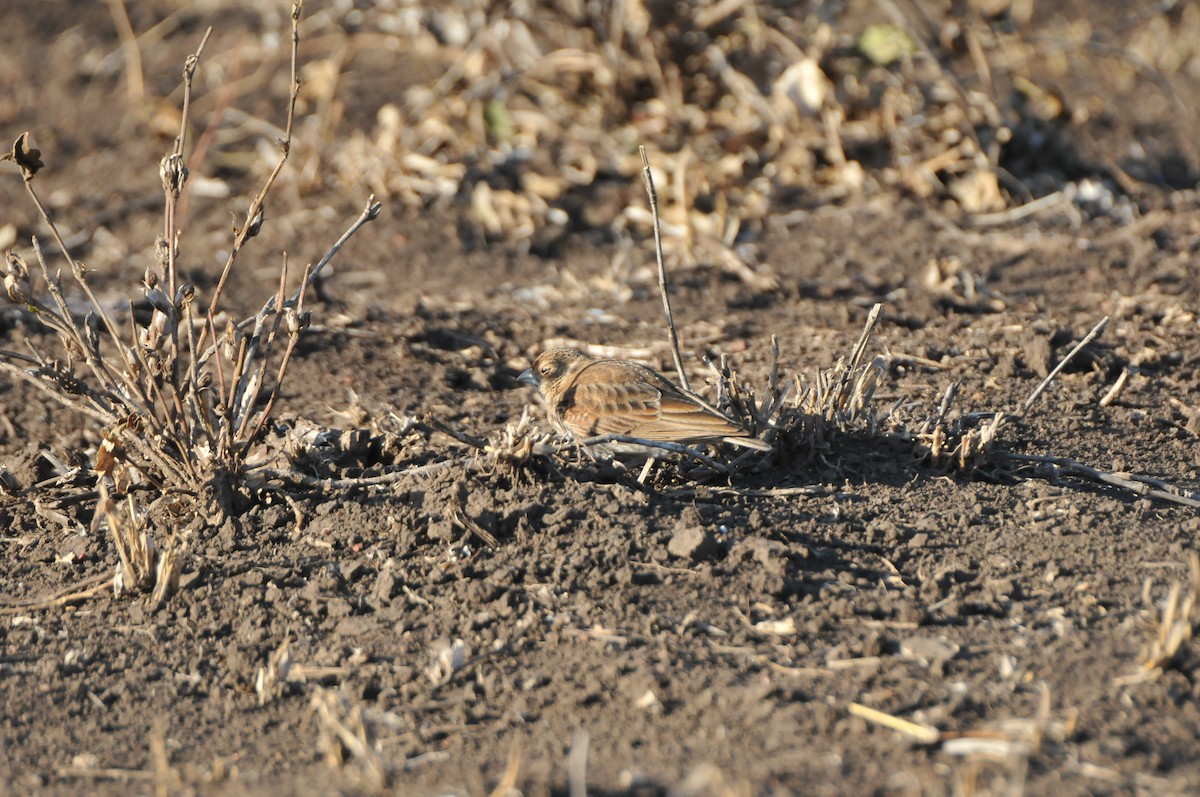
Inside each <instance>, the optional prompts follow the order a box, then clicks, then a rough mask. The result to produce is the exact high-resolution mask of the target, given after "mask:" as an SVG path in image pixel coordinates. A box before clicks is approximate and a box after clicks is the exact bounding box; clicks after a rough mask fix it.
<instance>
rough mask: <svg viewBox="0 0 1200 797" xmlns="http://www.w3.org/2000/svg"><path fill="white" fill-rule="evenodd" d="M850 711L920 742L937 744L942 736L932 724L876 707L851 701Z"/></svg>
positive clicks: (856, 715)
mask: <svg viewBox="0 0 1200 797" xmlns="http://www.w3.org/2000/svg"><path fill="white" fill-rule="evenodd" d="M850 713H851V714H852V715H853V716H855V717H861V718H862V719H864V720H866V721H867V722H873V723H875V724H876V725H882V726H883V727H885V728H890V729H892V730H893V731H896V732H898V733H902V734H904V735H905V736H907V737H909V738H910V739H913V740H914V741H916V742H918V743H920V744H937V743H938V742H939V741H940V740H941V738H942V734H941V732H940V731H939V730H938V729H937V728H934V727H933V726H932V725H920V724H918V723H915V722H910V721H909V720H906V719H901V718H900V717H897V716H894V715H892V714H886V713H884V712H882V711H880V710H878V709H874V708H871V707H869V706H864V705H862V704H861V703H851V704H850Z"/></svg>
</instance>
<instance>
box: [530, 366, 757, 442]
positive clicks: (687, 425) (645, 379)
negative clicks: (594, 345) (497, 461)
mask: <svg viewBox="0 0 1200 797" xmlns="http://www.w3.org/2000/svg"><path fill="white" fill-rule="evenodd" d="M519 379H520V381H522V382H525V383H526V384H531V385H534V386H536V387H537V388H538V390H540V391H541V394H542V396H543V398H545V400H546V407H547V410H548V411H549V414H550V420H551V422H552V423H554V425H555V426H556V427H557V428H558V430H559V431H560V432H562V433H563V434H566V435H568V436H570V437H572V438H574V439H576V440H580V441H582V440H587V439H589V438H592V437H599V436H601V435H609V434H618V435H625V436H628V437H637V438H640V439H642V440H650V441H653V442H670V443H683V444H693V443H713V442H721V441H723V442H726V443H732V444H734V445H739V446H743V447H745V448H754V449H758V450H761V451H769V450H770V448H771V447H770V446H769V445H767V444H766V443H764V442H763V441H761V440H758V439H756V438H754V437H752V436H751V435H750V433H749V432H747V431H746V430H745V429H744V428H742V426H741V425H740V424H739V423H738V422H737V421H735V420H733V419H732V418H729V417H728V416H726V415H725V414H724V413H722V412H720V411H719V410H718V409H716V408H715V407H713V406H712V405H710V404H708V403H707V402H705V401H704V399H702V398H700V397H699V396H697V395H695V394H693V393H691V392H688V391H685V390H683V389H682V388H679V387H677V386H676V385H674V384H672V383H671V382H670V381H669V380H668V379H667V378H666V377H664V376H663V375H662V374H660V373H658V372H657V371H655V370H654V369H652V368H648V367H646V366H644V365H640V364H639V363H634V362H629V361H627V360H596V359H593V358H591V357H588V356H587V355H586V354H584V353H583V352H581V351H579V350H578V349H570V348H556V349H548V350H546V351H544V352H542V353H541V354H540V355H538V357H537V359H535V360H534V361H533V368H531V369H529V370H528V371H525V372H524V373H522V374H521V376H520V377H519ZM605 450H607V451H611V452H612V453H618V454H620V453H637V454H643V455H645V454H650V453H653V451H652V450H648V449H645V448H640V449H639V448H638V447H637V446H630V445H627V444H620V443H617V444H613V445H611V446H608V447H606V449H602V451H605Z"/></svg>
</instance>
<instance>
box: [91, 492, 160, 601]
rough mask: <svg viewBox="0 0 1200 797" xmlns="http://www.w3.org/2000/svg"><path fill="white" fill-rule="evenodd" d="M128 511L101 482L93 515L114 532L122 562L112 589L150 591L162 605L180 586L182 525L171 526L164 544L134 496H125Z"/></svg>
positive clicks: (128, 591)
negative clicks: (120, 505) (122, 509)
mask: <svg viewBox="0 0 1200 797" xmlns="http://www.w3.org/2000/svg"><path fill="white" fill-rule="evenodd" d="M125 508H126V511H125V512H124V513H122V512H121V511H120V510H118V508H117V502H116V501H114V500H113V499H112V497H111V496H110V495H109V492H108V485H107V484H105V483H104V482H103V481H101V482H100V501H99V503H98V504H97V506H96V514H95V515H94V516H93V521H92V523H93V526H98V525H100V524H104V525H106V526H108V529H109V531H110V532H111V533H112V538H113V543H114V544H115V545H116V548H117V556H118V557H119V559H120V563H119V564H118V565H117V572H116V574H115V575H114V576H113V580H112V585H113V592H114V593H115V594H116V595H118V596H119V595H123V594H126V593H134V594H136V593H145V592H149V593H150V606H151V607H153V608H157V607H158V606H161V605H162V604H163V603H164V602H165V601H166V599H167V598H168V597H170V596H171V595H172V594H173V593H174V592H175V591H176V590H177V589H178V588H179V573H180V569H181V562H180V556H181V554H182V553H183V551H182V545H181V543H180V537H179V529H178V528H175V529H172V531H171V533H170V534H169V535H168V537H167V540H166V543H165V545H161V544H160V543H159V541H158V538H157V537H156V535H155V534H154V533H153V532H152V529H151V526H152V524H151V522H150V520H149V518H148V517H147V516H146V515H145V514H144V513H141V512H139V511H138V509H137V507H136V506H135V504H134V500H133V496H132V495H129V496H126V502H125Z"/></svg>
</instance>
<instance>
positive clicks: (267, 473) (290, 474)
mask: <svg viewBox="0 0 1200 797" xmlns="http://www.w3.org/2000/svg"><path fill="white" fill-rule="evenodd" d="M471 460H472V457H458V458H456V459H444V460H441V461H439V462H431V463H429V464H428V465H418V466H417V467H413V468H406V469H404V470H399V471H394V472H392V473H385V474H383V475H381V476H362V477H359V478H357V479H319V478H317V477H316V476H309V475H308V474H307V473H300V472H299V471H282V470H274V469H272V468H264V469H262V470H259V471H255V473H257V474H258V475H261V476H262V477H263V478H264V479H274V480H276V481H281V482H291V483H292V484H297V485H300V486H301V487H310V488H312V489H314V490H342V489H346V488H353V487H377V486H379V485H383V484H395V483H396V482H399V481H403V480H404V479H407V478H409V477H411V476H426V475H428V474H430V473H440V472H441V471H443V470H450V469H451V468H455V467H458V466H460V465H466V464H468V463H469V462H471Z"/></svg>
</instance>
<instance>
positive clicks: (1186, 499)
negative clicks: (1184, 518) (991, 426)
mask: <svg viewBox="0 0 1200 797" xmlns="http://www.w3.org/2000/svg"><path fill="white" fill-rule="evenodd" d="M999 458H1000V460H1001V461H1004V460H1007V461H1009V462H1014V463H1016V462H1026V463H1033V464H1039V465H1049V466H1051V467H1054V468H1057V469H1058V470H1061V471H1063V472H1064V473H1068V474H1070V475H1072V476H1079V477H1081V478H1084V479H1090V480H1092V481H1096V482H1101V483H1103V484H1110V485H1112V486H1113V487H1120V488H1121V489H1123V490H1128V491H1130V492H1131V493H1133V494H1135V495H1145V496H1148V497H1150V498H1157V499H1158V500H1160V501H1167V502H1169V503H1173V504H1180V505H1182V506H1187V507H1191V508H1193V509H1200V496H1198V495H1197V494H1196V493H1185V492H1184V491H1182V490H1180V489H1179V488H1177V487H1175V486H1173V485H1170V484H1167V483H1166V482H1163V481H1160V480H1159V479H1154V478H1151V477H1150V476H1142V475H1139V474H1136V473H1126V474H1120V473H1112V472H1110V471H1104V470H1099V469H1097V468H1093V467H1091V466H1090V465H1085V464H1083V463H1082V462H1077V461H1075V460H1073V459H1068V458H1067V457H1051V456H1043V455H1040V454H1014V453H1011V452H1004V453H1001V454H1000V455H999Z"/></svg>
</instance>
